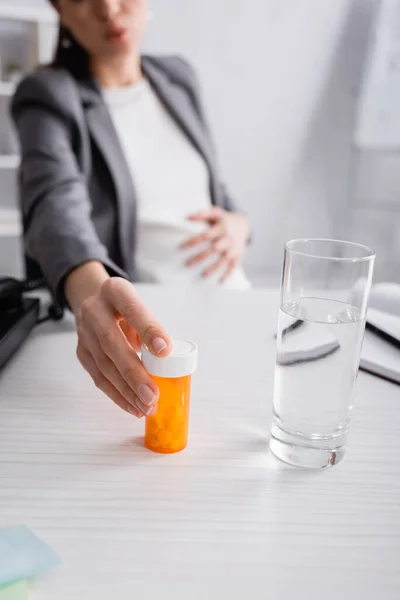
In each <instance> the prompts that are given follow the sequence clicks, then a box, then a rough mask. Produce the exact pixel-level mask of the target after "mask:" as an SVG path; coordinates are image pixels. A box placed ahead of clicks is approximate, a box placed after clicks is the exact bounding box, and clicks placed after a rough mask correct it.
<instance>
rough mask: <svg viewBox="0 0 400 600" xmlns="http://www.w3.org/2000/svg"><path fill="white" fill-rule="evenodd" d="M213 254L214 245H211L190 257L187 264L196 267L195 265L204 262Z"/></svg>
mask: <svg viewBox="0 0 400 600" xmlns="http://www.w3.org/2000/svg"><path fill="white" fill-rule="evenodd" d="M212 254H214V250H213V248H212V246H210V247H209V248H207V249H206V250H203V251H202V252H199V253H198V254H195V255H194V256H192V257H190V258H188V260H187V261H186V263H185V264H186V266H187V267H194V265H197V264H199V263H201V262H204V261H205V260H206V259H207V258H208V257H209V256H211V255H212Z"/></svg>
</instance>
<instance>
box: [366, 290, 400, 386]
mask: <svg viewBox="0 0 400 600" xmlns="http://www.w3.org/2000/svg"><path fill="white" fill-rule="evenodd" d="M367 321H368V323H370V324H371V325H372V326H374V327H376V328H378V329H379V330H380V331H382V332H383V333H384V334H385V333H386V334H388V335H390V336H391V337H392V338H394V339H396V340H398V341H399V343H400V285H398V284H396V283H379V284H376V285H375V286H373V287H372V290H371V297H370V308H369V309H368V314H367ZM360 368H361V369H363V370H364V371H368V372H369V373H372V374H374V375H378V376H380V377H384V378H385V379H389V380H390V381H393V382H395V383H399V384H400V350H399V349H398V348H396V346H395V345H393V344H391V343H390V342H388V341H386V340H384V339H382V338H380V337H379V336H378V335H377V334H376V333H374V332H373V331H368V330H367V331H366V332H365V338H364V345H363V349H362V353H361V361H360Z"/></svg>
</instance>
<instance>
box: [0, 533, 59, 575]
mask: <svg viewBox="0 0 400 600" xmlns="http://www.w3.org/2000/svg"><path fill="white" fill-rule="evenodd" d="M59 562H60V558H59V557H58V556H57V554H56V553H55V552H53V550H52V549H51V548H50V547H49V546H48V545H47V544H45V543H44V542H42V540H40V539H39V538H38V537H36V535H35V534H34V533H32V531H30V530H29V529H28V528H27V527H25V526H24V525H21V526H19V527H10V528H8V529H0V585H7V584H9V583H13V582H14V581H18V580H19V579H26V578H29V577H34V576H35V575H38V574H39V573H42V572H43V571H46V570H47V569H51V568H52V567H54V566H56V565H57V564H59Z"/></svg>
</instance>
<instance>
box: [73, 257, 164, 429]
mask: <svg viewBox="0 0 400 600" xmlns="http://www.w3.org/2000/svg"><path fill="white" fill-rule="evenodd" d="M93 264H95V265H98V266H96V268H97V270H98V268H99V266H100V267H102V265H99V263H86V265H83V267H81V268H80V269H82V268H84V267H88V266H90V265H93ZM102 268H103V269H104V267H102ZM104 273H105V270H104ZM104 273H103V275H104ZM74 274H75V281H73V280H72V281H71V280H70V281H67V283H66V295H67V298H68V300H69V302H70V304H71V305H72V308H73V310H74V312H75V315H76V318H77V326H78V348H77V356H78V358H79V360H80V362H81V364H82V366H83V367H84V369H86V371H88V373H89V374H90V376H91V377H92V379H93V381H94V383H95V385H96V386H97V387H98V388H99V389H100V390H101V391H102V392H104V393H105V394H106V395H107V396H109V398H111V400H113V402H115V404H117V405H118V406H119V407H120V408H122V409H123V410H125V411H127V412H129V413H131V414H132V415H135V416H136V417H139V418H141V417H143V416H148V415H152V414H154V413H155V412H156V410H157V401H158V397H159V391H158V388H157V386H156V385H155V383H154V381H153V380H152V379H151V377H150V376H149V375H148V373H147V372H146V371H145V369H144V368H143V366H142V363H141V362H140V360H139V357H138V356H137V354H136V352H139V351H140V348H141V346H142V343H145V344H146V346H147V347H148V348H149V349H150V350H151V352H153V353H154V354H155V355H157V356H166V355H168V354H169V352H170V350H171V340H170V338H169V336H168V335H167V334H166V332H165V331H164V330H163V328H162V327H161V325H160V324H159V323H158V322H157V321H156V320H155V318H154V316H153V315H152V314H151V312H150V311H149V310H148V309H147V308H146V306H145V305H144V304H143V302H142V301H141V300H140V298H139V297H138V295H137V294H136V292H135V289H134V287H133V286H132V284H131V283H129V282H128V281H126V280H125V279H123V278H119V277H113V278H108V277H107V276H105V278H104V281H102V282H101V284H100V286H98V288H97V290H96V291H95V293H93V294H90V295H88V296H87V297H86V298H84V299H83V300H82V302H79V298H77V299H76V303H75V306H74V302H73V301H72V298H71V296H73V295H74V294H73V288H74V287H76V284H77V283H78V282H77V279H82V273H79V269H78V270H77V273H74V272H73V274H72V276H73V275H74ZM92 274H93V273H92ZM87 281H88V280H87V279H86V282H87ZM92 284H93V288H94V289H96V288H95V285H94V281H93V280H92ZM80 290H82V288H80ZM80 294H81V296H82V292H81V291H80Z"/></svg>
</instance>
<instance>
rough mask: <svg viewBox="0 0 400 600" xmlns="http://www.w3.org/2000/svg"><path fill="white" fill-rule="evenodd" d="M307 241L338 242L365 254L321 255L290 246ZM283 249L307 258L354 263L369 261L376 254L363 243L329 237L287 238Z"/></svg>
mask: <svg viewBox="0 0 400 600" xmlns="http://www.w3.org/2000/svg"><path fill="white" fill-rule="evenodd" d="M300 242H302V243H304V244H306V243H308V242H325V243H329V244H338V245H340V246H342V247H343V248H344V247H346V246H347V247H351V248H358V249H359V250H361V251H363V252H365V256H356V257H354V256H353V257H350V256H321V255H320V254H316V253H312V252H306V251H303V250H297V249H296V248H293V247H291V246H293V245H295V244H297V243H300ZM285 251H286V252H291V253H293V254H297V255H298V256H305V257H308V258H315V259H318V260H330V261H337V262H348V263H351V262H354V263H359V262H369V261H371V260H373V259H374V258H375V256H376V252H375V250H373V249H372V248H369V246H365V245H364V244H358V243H357V242H348V241H346V240H335V239H330V238H296V239H294V240H289V241H288V242H285Z"/></svg>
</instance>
